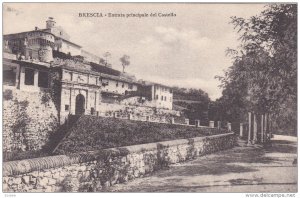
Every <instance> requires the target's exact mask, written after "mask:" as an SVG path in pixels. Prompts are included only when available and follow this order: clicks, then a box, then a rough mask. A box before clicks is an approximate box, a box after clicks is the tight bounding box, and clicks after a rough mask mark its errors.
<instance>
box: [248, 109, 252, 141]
mask: <svg viewBox="0 0 300 198" xmlns="http://www.w3.org/2000/svg"><path fill="white" fill-rule="evenodd" d="M248 126H249V127H248V144H251V127H252V123H251V112H248Z"/></svg>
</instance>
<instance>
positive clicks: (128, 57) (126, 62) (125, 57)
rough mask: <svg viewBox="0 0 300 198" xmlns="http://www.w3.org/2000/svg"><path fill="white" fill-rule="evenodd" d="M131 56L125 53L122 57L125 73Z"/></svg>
mask: <svg viewBox="0 0 300 198" xmlns="http://www.w3.org/2000/svg"><path fill="white" fill-rule="evenodd" d="M129 59H130V56H128V55H126V54H125V55H123V56H122V57H121V58H120V61H121V63H122V66H123V73H124V72H125V67H126V66H128V65H130V60H129Z"/></svg>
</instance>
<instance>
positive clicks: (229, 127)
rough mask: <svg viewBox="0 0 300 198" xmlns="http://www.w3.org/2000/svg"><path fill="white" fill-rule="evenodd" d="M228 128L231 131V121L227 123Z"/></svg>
mask: <svg viewBox="0 0 300 198" xmlns="http://www.w3.org/2000/svg"><path fill="white" fill-rule="evenodd" d="M227 129H228V131H231V123H230V122H228V123H227Z"/></svg>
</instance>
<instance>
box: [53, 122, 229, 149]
mask: <svg viewBox="0 0 300 198" xmlns="http://www.w3.org/2000/svg"><path fill="white" fill-rule="evenodd" d="M225 132H227V131H225V130H222V131H220V130H218V129H216V128H196V127H189V126H181V125H172V124H163V123H154V122H142V121H133V120H122V119H116V118H101V117H94V116H83V117H81V118H80V119H79V120H78V121H77V122H76V124H75V125H74V126H73V128H72V129H71V130H70V133H69V134H70V135H69V136H68V137H67V138H65V139H64V140H63V141H62V142H61V143H60V145H59V146H58V148H57V150H56V153H57V154H68V153H75V152H84V151H91V150H101V149H106V148H114V147H121V146H129V145H136V144H145V143H151V142H160V141H167V140H174V139H187V138H193V137H201V136H209V135H214V134H220V133H225Z"/></svg>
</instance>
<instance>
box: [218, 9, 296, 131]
mask: <svg viewBox="0 0 300 198" xmlns="http://www.w3.org/2000/svg"><path fill="white" fill-rule="evenodd" d="M231 23H232V24H233V25H234V28H235V29H236V30H237V31H238V33H240V34H241V36H240V41H241V45H240V47H239V49H237V50H233V49H229V50H228V51H227V52H228V55H230V56H231V57H232V60H233V64H232V66H231V67H230V68H229V69H228V70H227V71H226V72H225V75H224V77H217V78H219V79H220V80H221V82H222V87H223V88H224V91H223V96H222V97H221V98H220V100H219V101H220V102H221V104H220V105H221V106H223V107H224V106H226V105H228V104H231V106H232V107H231V108H230V110H231V112H230V113H231V114H232V113H233V112H234V111H233V109H235V110H237V109H240V110H241V112H242V111H255V112H258V113H269V114H271V115H272V117H273V118H274V120H286V117H289V119H292V120H293V121H292V122H293V123H294V125H295V126H296V109H297V5H296V4H271V5H268V6H266V8H265V10H264V11H263V12H262V13H261V14H260V15H259V16H253V17H251V18H250V19H243V18H239V17H232V21H231ZM236 101H238V102H237V103H236V104H234V102H236ZM222 110H223V111H224V109H222ZM287 110H288V112H289V114H288V115H286V112H287ZM291 117H292V118H291ZM278 127H279V128H280V127H284V126H278Z"/></svg>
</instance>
